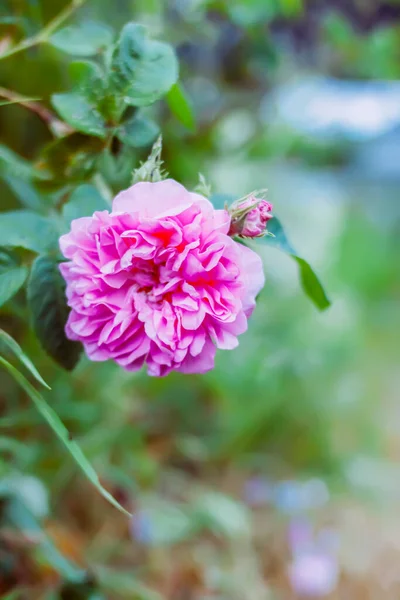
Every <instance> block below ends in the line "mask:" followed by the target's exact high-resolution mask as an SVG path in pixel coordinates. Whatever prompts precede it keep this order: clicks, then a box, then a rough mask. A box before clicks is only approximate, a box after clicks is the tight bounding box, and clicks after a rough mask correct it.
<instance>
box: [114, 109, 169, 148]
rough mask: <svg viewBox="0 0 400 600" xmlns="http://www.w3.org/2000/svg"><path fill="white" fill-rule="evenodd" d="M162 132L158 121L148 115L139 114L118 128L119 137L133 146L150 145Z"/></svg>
mask: <svg viewBox="0 0 400 600" xmlns="http://www.w3.org/2000/svg"><path fill="white" fill-rule="evenodd" d="M159 133H160V128H159V127H158V125H157V123H155V122H154V121H152V120H151V119H147V118H146V117H141V116H137V117H134V118H133V119H131V120H130V121H127V122H126V123H123V125H121V126H120V127H119V128H118V129H117V137H118V139H120V140H121V142H123V143H124V144H127V145H128V146H132V148H141V147H142V146H149V145H150V144H151V143H152V142H154V140H155V139H156V137H157V136H158V135H159Z"/></svg>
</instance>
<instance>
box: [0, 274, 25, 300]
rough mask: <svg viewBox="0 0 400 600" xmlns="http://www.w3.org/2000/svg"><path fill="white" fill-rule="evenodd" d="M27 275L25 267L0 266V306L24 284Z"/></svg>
mask: <svg viewBox="0 0 400 600" xmlns="http://www.w3.org/2000/svg"><path fill="white" fill-rule="evenodd" d="M27 275H28V269H27V268H26V267H17V266H7V267H5V268H4V267H1V268H0V306H2V305H3V304H5V303H6V302H7V301H8V300H9V299H10V298H12V297H13V296H14V294H16V293H17V292H18V290H19V289H20V288H21V287H22V286H23V285H24V282H25V279H26V277H27Z"/></svg>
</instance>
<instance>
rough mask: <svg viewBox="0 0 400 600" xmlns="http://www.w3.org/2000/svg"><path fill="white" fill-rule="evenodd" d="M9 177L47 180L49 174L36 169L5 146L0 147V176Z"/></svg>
mask: <svg viewBox="0 0 400 600" xmlns="http://www.w3.org/2000/svg"><path fill="white" fill-rule="evenodd" d="M4 175H11V176H13V177H17V178H19V179H25V180H30V179H48V177H49V174H48V173H47V172H46V171H44V170H41V169H37V168H35V167H33V166H32V165H31V163H30V162H29V161H27V160H25V159H24V158H21V157H20V156H18V154H15V152H12V151H11V150H10V149H9V148H7V146H1V145H0V176H4Z"/></svg>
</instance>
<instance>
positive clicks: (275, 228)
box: [259, 217, 331, 310]
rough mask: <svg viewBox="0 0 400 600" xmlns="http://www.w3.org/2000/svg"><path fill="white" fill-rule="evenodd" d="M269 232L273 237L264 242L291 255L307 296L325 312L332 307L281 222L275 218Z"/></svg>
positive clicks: (315, 276)
mask: <svg viewBox="0 0 400 600" xmlns="http://www.w3.org/2000/svg"><path fill="white" fill-rule="evenodd" d="M268 231H269V232H270V233H272V234H273V236H272V235H271V236H268V235H267V236H265V237H263V238H259V239H261V240H262V241H263V242H265V243H266V244H268V245H270V246H275V247H276V248H279V250H282V251H283V252H286V254H289V255H290V256H291V257H292V258H293V259H294V260H295V261H296V262H297V264H298V266H299V275H300V281H301V285H302V287H303V290H304V292H305V293H306V295H307V296H308V297H309V298H310V300H312V301H313V302H314V304H315V305H316V306H317V308H319V309H320V310H325V309H326V308H328V307H329V306H330V305H331V302H330V300H329V298H328V296H327V295H326V293H325V290H324V288H323V286H322V284H321V282H320V281H319V279H318V277H317V275H316V274H315V272H314V271H313V269H312V268H311V266H310V265H309V263H308V262H307V261H306V260H305V259H304V258H302V257H301V256H299V255H298V253H297V252H296V250H295V249H294V248H293V246H292V245H291V243H290V242H289V240H288V238H287V237H286V234H285V231H284V229H283V227H282V224H281V222H280V221H279V219H277V218H276V217H273V218H272V219H271V220H270V221H269V223H268Z"/></svg>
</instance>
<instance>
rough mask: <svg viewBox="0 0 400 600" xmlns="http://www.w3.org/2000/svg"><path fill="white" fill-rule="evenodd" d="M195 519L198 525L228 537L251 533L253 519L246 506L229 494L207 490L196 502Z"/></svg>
mask: <svg viewBox="0 0 400 600" xmlns="http://www.w3.org/2000/svg"><path fill="white" fill-rule="evenodd" d="M193 509H194V519H195V521H196V523H197V526H198V527H204V528H206V529H209V530H211V531H213V532H216V533H220V534H222V535H224V536H227V537H240V536H246V535H249V534H250V531H251V521H250V516H249V513H248V510H247V509H246V507H245V506H243V505H242V504H240V503H239V502H236V501H235V500H233V499H232V498H229V496H225V495H224V494H220V493H217V492H207V493H204V494H202V495H201V496H199V497H198V498H197V499H196V501H195V504H194V507H193Z"/></svg>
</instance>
